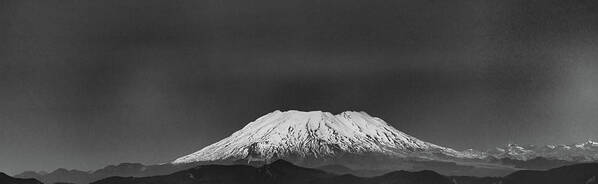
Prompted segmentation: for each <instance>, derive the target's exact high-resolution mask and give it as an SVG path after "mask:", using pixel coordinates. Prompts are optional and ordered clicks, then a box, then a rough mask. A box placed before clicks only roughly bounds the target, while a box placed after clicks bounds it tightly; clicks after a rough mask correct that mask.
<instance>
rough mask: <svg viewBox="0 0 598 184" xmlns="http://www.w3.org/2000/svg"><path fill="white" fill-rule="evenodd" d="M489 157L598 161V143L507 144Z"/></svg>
mask: <svg viewBox="0 0 598 184" xmlns="http://www.w3.org/2000/svg"><path fill="white" fill-rule="evenodd" d="M488 155H492V156H494V157H496V158H510V159H516V160H524V161H525V160H530V159H533V158H536V157H543V158H548V159H555V160H565V161H574V162H588V161H598V142H595V141H591V140H590V141H587V142H583V143H578V144H570V145H563V144H561V145H546V146H535V145H524V146H521V145H517V144H507V145H506V146H504V147H498V148H495V149H493V150H489V151H488Z"/></svg>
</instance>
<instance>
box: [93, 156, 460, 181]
mask: <svg viewBox="0 0 598 184" xmlns="http://www.w3.org/2000/svg"><path fill="white" fill-rule="evenodd" d="M163 183H170V184H196V183H205V184H211V183H218V184H238V183H248V184H250V183H256V184H257V183H259V184H305V183H313V184H319V183H322V184H324V183H326V184H330V183H356V184H370V183H372V184H373V183H376V184H382V183H402V184H452V182H450V180H449V179H448V178H446V177H444V176H442V175H439V174H437V173H435V172H432V171H421V172H406V171H397V172H391V173H388V174H385V175H382V176H378V177H372V178H361V177H356V176H353V175H340V176H339V175H335V174H331V173H326V172H323V171H320V170H316V169H309V168H302V167H298V166H295V165H293V164H291V163H289V162H286V161H284V160H278V161H275V162H273V163H271V164H267V165H264V166H262V167H258V168H256V167H251V166H246V165H229V166H223V165H206V166H199V167H196V168H193V169H189V170H185V171H181V172H177V173H173V174H170V175H166V176H155V177H144V178H133V177H129V178H124V177H112V178H106V179H103V180H100V181H97V182H94V183H92V184H163Z"/></svg>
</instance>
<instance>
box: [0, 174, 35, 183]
mask: <svg viewBox="0 0 598 184" xmlns="http://www.w3.org/2000/svg"><path fill="white" fill-rule="evenodd" d="M0 184H43V183H42V182H39V181H37V180H35V179H21V178H13V177H10V176H8V175H6V174H4V173H1V172H0Z"/></svg>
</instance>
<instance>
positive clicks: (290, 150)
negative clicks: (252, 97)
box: [172, 110, 479, 164]
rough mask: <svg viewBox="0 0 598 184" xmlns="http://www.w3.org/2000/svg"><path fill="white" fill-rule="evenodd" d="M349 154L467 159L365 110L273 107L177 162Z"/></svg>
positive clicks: (469, 155) (327, 157)
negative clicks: (339, 110)
mask: <svg viewBox="0 0 598 184" xmlns="http://www.w3.org/2000/svg"><path fill="white" fill-rule="evenodd" d="M347 155H351V156H354V155H357V156H359V155H379V156H388V157H394V158H418V159H431V160H437V159H447V158H448V159H450V158H458V159H468V158H477V157H478V156H479V155H478V154H472V153H470V152H459V151H456V150H453V149H451V148H446V147H442V146H438V145H435V144H432V143H428V142H425V141H422V140H419V139H417V138H415V137H412V136H410V135H407V134H405V133H403V132H401V131H399V130H397V129H395V128H394V127H392V126H390V125H389V124H387V123H386V122H384V121H383V120H382V119H380V118H376V117H372V116H370V115H368V114H367V113H365V112H353V111H346V112H343V113H340V114H336V115H334V114H331V113H329V112H321V111H311V112H302V111H295V110H291V111H284V112H282V111H274V112H272V113H269V114H267V115H264V116H262V117H260V118H258V119H256V120H255V121H253V122H251V123H249V124H247V125H246V126H245V127H243V128H242V129H241V130H239V131H237V132H235V133H233V134H232V135H230V136H229V137H227V138H225V139H222V140H220V141H218V142H216V143H214V144H212V145H209V146H207V147H205V148H203V149H201V150H199V151H197V152H195V153H192V154H189V155H187V156H183V157H180V158H178V159H176V160H174V161H173V162H172V163H173V164H181V163H192V162H210V161H225V160H228V161H234V160H240V159H250V160H251V159H262V160H274V159H278V158H283V159H287V160H330V159H335V158H338V157H340V156H347Z"/></svg>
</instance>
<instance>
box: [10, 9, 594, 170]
mask: <svg viewBox="0 0 598 184" xmlns="http://www.w3.org/2000/svg"><path fill="white" fill-rule="evenodd" d="M597 44H598V1H595V0H572V1H556V0H527V1H523V0H521V1H515V0H500V1H499V0H496V1H490V0H467V1H441V0H410V1H407V0H285V1H281V0H255V1H247V0H202V1H172V0H169V1H166V0H165V1H155V0H143V1H141V0H140V1H127V0H124V1H123V0H108V1H78V0H77V1H75V0H72V1H70V0H66V1H64V0H56V1H28V0H18V1H17V0H15V1H10V0H8V1H7V0H4V1H0V171H1V172H7V173H10V174H15V173H18V172H21V171H24V170H47V171H51V170H54V169H56V168H59V167H64V168H75V169H81V170H87V169H97V168H101V167H104V166H106V165H108V164H116V163H121V162H142V163H146V164H152V163H160V162H167V161H170V160H172V159H174V158H176V157H178V156H181V155H185V154H187V153H190V152H193V151H196V150H199V149H200V148H202V147H203V146H206V145H208V144H210V143H213V142H215V141H217V140H220V139H222V138H224V137H226V136H228V135H229V134H230V133H232V132H234V131H236V130H237V129H240V128H241V127H242V126H244V125H245V124H246V123H248V122H250V121H253V120H254V119H256V118H258V117H259V116H261V115H263V114H266V113H268V112H271V111H274V110H277V109H281V110H290V109H297V110H323V111H330V112H333V113H339V112H342V111H344V110H359V111H366V112H368V113H369V114H371V115H373V116H378V117H380V118H382V119H384V120H386V121H387V122H389V123H390V124H392V125H394V126H395V127H397V128H398V129H400V130H402V131H404V132H406V133H408V134H411V135H413V136H416V137H418V138H421V139H423V140H426V141H429V142H433V143H436V144H440V145H444V146H449V147H454V148H456V149H465V148H477V149H486V148H491V147H495V146H498V145H503V144H506V143H509V142H512V143H521V144H528V143H530V144H548V143H556V144H560V143H574V142H580V141H585V140H587V139H595V140H596V139H598V133H596V132H598V113H597V112H598V45H597Z"/></svg>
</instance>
